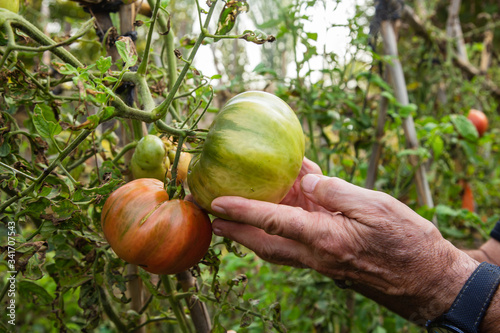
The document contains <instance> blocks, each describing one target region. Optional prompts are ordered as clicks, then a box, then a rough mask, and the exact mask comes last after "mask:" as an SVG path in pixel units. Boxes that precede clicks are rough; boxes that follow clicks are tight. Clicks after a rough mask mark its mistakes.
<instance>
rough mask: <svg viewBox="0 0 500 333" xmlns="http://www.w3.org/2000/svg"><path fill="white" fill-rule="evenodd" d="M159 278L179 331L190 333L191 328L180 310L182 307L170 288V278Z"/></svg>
mask: <svg viewBox="0 0 500 333" xmlns="http://www.w3.org/2000/svg"><path fill="white" fill-rule="evenodd" d="M160 277H161V281H162V283H163V287H164V288H165V291H166V292H167V295H168V296H167V297H168V300H169V302H170V305H171V306H172V310H173V311H174V315H175V317H176V318H177V323H178V324H179V326H180V328H181V331H182V332H183V333H189V332H192V331H191V328H190V327H189V326H188V323H187V320H186V316H185V315H184V311H183V309H182V305H181V304H180V303H179V301H178V300H177V299H176V297H175V295H174V288H173V287H172V281H171V279H170V276H168V275H161V276H160Z"/></svg>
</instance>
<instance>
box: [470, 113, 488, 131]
mask: <svg viewBox="0 0 500 333" xmlns="http://www.w3.org/2000/svg"><path fill="white" fill-rule="evenodd" d="M467 119H469V120H470V122H471V123H472V124H474V126H475V127H476V129H477V132H478V134H479V137H481V136H483V134H484V132H486V130H487V129H488V118H487V117H486V115H485V114H484V112H483V111H479V110H475V109H471V110H470V111H469V115H468V116H467Z"/></svg>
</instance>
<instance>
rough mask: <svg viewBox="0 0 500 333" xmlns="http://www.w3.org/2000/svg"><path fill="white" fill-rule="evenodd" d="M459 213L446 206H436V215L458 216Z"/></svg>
mask: <svg viewBox="0 0 500 333" xmlns="http://www.w3.org/2000/svg"><path fill="white" fill-rule="evenodd" d="M459 214H460V211H458V210H455V209H453V208H451V207H449V206H446V205H437V206H436V215H445V216H458V215H459Z"/></svg>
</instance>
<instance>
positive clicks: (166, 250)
mask: <svg viewBox="0 0 500 333" xmlns="http://www.w3.org/2000/svg"><path fill="white" fill-rule="evenodd" d="M101 225H102V230H103V232H104V236H105V237H106V240H107V241H108V242H109V245H111V248H112V249H113V251H115V253H116V255H117V256H118V257H120V258H121V259H123V260H125V261H127V262H129V263H131V264H135V265H138V266H141V267H142V268H144V269H145V270H147V271H148V272H151V273H155V274H176V273H180V272H182V271H185V270H187V269H188V268H190V267H192V266H194V265H195V264H197V263H198V262H199V261H200V260H201V259H202V258H203V256H204V255H205V253H206V252H207V250H208V248H209V246H210V241H211V239H212V225H211V222H210V219H209V217H208V215H207V214H206V213H205V212H203V211H202V210H201V209H200V208H198V207H197V206H196V205H195V204H194V203H192V202H190V201H185V200H177V199H176V200H168V194H167V192H166V191H165V189H164V187H163V182H161V181H159V180H157V179H151V178H141V179H137V180H134V181H131V182H129V183H127V184H125V185H123V186H122V187H120V188H119V189H117V190H116V191H114V192H113V193H111V195H110V196H109V198H108V199H107V200H106V203H105V204H104V207H103V210H102V215H101Z"/></svg>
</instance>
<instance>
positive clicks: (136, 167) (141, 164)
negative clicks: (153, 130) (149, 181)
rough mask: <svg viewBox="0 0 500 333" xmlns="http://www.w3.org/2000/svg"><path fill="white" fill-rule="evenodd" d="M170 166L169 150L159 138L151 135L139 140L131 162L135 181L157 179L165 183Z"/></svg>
mask: <svg viewBox="0 0 500 333" xmlns="http://www.w3.org/2000/svg"><path fill="white" fill-rule="evenodd" d="M169 166H170V161H169V159H168V152H167V148H166V147H165V144H164V143H163V141H162V140H161V139H160V138H159V137H157V136H155V135H151V134H150V135H146V136H145V137H143V138H142V139H141V140H139V143H137V147H135V151H134V155H132V160H131V161H130V169H131V170H132V174H133V175H134V178H135V179H138V178H155V179H158V180H161V181H164V179H165V173H166V172H167V170H168V168H169Z"/></svg>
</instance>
